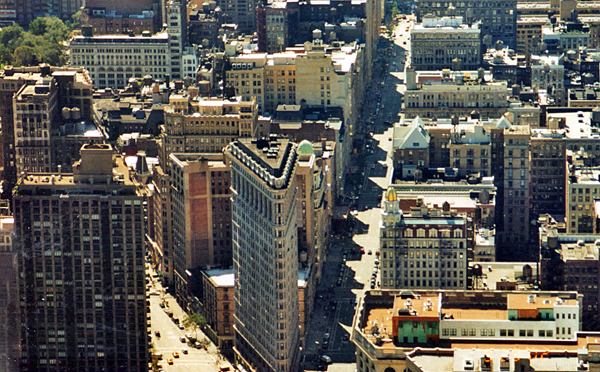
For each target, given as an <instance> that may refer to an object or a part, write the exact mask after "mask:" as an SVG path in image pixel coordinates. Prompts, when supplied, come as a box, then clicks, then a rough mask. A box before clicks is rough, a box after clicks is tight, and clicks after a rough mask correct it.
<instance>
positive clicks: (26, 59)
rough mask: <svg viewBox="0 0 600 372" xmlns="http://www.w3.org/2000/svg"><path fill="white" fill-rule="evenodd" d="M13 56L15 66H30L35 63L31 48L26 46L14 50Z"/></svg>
mask: <svg viewBox="0 0 600 372" xmlns="http://www.w3.org/2000/svg"><path fill="white" fill-rule="evenodd" d="M13 56H14V64H15V66H31V65H33V64H35V63H36V61H37V60H36V57H35V53H34V50H33V48H32V47H30V46H27V45H22V46H20V47H18V48H17V49H15V52H14V54H13Z"/></svg>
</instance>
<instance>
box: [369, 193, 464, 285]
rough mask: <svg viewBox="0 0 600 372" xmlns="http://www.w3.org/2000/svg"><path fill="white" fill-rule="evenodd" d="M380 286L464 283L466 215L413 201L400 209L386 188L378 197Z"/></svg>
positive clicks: (397, 200) (395, 195)
mask: <svg viewBox="0 0 600 372" xmlns="http://www.w3.org/2000/svg"><path fill="white" fill-rule="evenodd" d="M382 206H383V210H382V212H381V225H380V252H381V255H380V259H381V266H380V269H379V272H380V276H379V278H378V281H379V283H380V285H381V288H460V289H466V288H467V267H468V264H467V248H468V246H469V244H470V243H469V238H468V236H469V231H470V226H468V221H467V217H466V216H465V215H457V214H456V213H453V212H452V211H451V210H450V209H449V207H448V206H444V207H443V210H440V209H433V208H431V209H430V208H429V207H428V206H425V205H423V204H420V203H417V205H416V206H415V207H413V208H410V213H405V212H404V211H402V210H401V209H400V199H399V198H398V196H397V193H396V190H395V189H394V188H392V187H390V188H389V189H388V190H387V191H386V192H385V194H384V198H383V200H382Z"/></svg>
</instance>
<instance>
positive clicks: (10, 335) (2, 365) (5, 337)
mask: <svg viewBox="0 0 600 372" xmlns="http://www.w3.org/2000/svg"><path fill="white" fill-rule="evenodd" d="M14 238H15V219H14V217H13V216H12V215H11V214H10V210H9V208H8V202H7V201H6V200H4V201H3V202H2V205H1V206H0V278H2V280H1V281H0V284H1V285H2V287H1V288H2V290H1V291H0V298H2V302H3V308H2V311H1V312H0V369H2V370H3V371H7V372H17V371H18V370H19V369H18V366H19V360H20V357H21V351H20V349H19V346H20V340H21V335H20V332H21V328H20V327H18V326H15V325H16V324H18V322H19V319H20V315H19V301H20V300H19V287H18V281H17V280H18V267H17V261H16V256H17V253H16V250H15V247H14V246H13V239H14Z"/></svg>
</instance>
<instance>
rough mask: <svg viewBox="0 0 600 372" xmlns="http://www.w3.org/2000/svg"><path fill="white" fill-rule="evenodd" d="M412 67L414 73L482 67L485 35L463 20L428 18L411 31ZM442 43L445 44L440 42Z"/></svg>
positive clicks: (429, 16)
mask: <svg viewBox="0 0 600 372" xmlns="http://www.w3.org/2000/svg"><path fill="white" fill-rule="evenodd" d="M410 39H411V42H410V54H411V66H412V67H413V68H414V69H415V70H442V69H450V68H453V67H454V65H460V67H458V69H459V70H477V69H478V68H479V67H481V56H482V45H481V42H482V35H481V30H480V29H479V25H478V24H473V25H471V26H469V25H467V24H464V23H463V18H462V17H460V16H459V17H442V18H437V17H435V16H431V15H426V16H424V17H423V21H422V22H421V23H417V24H415V25H414V26H412V27H411V29H410ZM441 40H443V42H440V41H441Z"/></svg>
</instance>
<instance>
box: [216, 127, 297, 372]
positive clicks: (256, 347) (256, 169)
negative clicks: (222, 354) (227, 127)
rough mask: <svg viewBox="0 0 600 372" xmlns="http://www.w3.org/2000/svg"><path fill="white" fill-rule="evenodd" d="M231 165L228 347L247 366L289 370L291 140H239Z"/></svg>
mask: <svg viewBox="0 0 600 372" xmlns="http://www.w3.org/2000/svg"><path fill="white" fill-rule="evenodd" d="M225 153H226V154H227V156H228V158H229V160H230V162H231V191H232V221H233V267H234V272H235V278H236V284H235V309H236V313H235V344H234V345H235V346H234V352H235V356H236V360H237V361H238V363H242V364H243V365H244V366H245V368H247V369H248V370H252V371H282V372H284V371H295V370H296V368H297V366H298V356H299V346H300V345H299V328H298V322H299V310H298V308H299V304H298V301H299V299H298V292H297V286H298V249H297V244H298V231H297V227H298V224H297V220H296V215H297V208H298V206H297V196H296V194H297V192H298V184H297V179H296V174H297V160H298V153H297V145H296V144H294V143H292V142H290V141H288V140H286V139H283V138H277V137H273V138H270V139H255V140H250V139H239V140H237V141H235V142H232V143H231V144H229V146H227V147H226V149H225Z"/></svg>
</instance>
